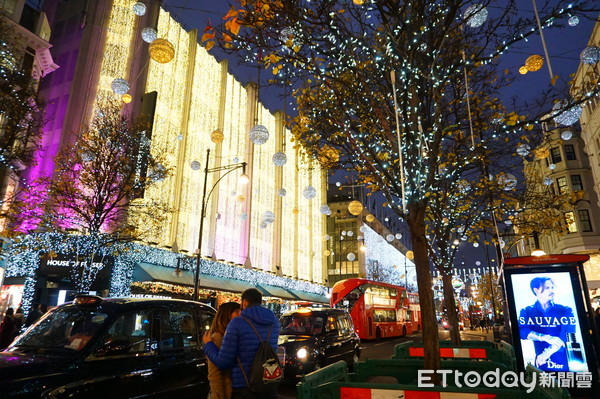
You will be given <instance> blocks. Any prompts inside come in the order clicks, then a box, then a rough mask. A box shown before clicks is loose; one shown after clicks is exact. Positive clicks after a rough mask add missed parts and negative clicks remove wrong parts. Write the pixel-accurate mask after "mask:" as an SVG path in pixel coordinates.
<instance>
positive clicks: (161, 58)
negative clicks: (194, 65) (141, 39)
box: [148, 39, 175, 64]
mask: <svg viewBox="0 0 600 399" xmlns="http://www.w3.org/2000/svg"><path fill="white" fill-rule="evenodd" d="M148 52H149V53H150V57H151V58H152V59H153V60H154V61H156V62H160V63H161V64H166V63H167V62H170V61H171V60H172V59H173V57H175V47H173V45H172V44H171V42H170V41H168V40H167V39H156V40H154V41H153V42H152V43H150V47H149V48H148Z"/></svg>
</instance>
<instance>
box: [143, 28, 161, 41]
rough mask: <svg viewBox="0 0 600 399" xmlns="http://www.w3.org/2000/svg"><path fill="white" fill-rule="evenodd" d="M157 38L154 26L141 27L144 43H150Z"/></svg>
mask: <svg viewBox="0 0 600 399" xmlns="http://www.w3.org/2000/svg"><path fill="white" fill-rule="evenodd" d="M157 38H158V32H157V31H156V29H154V28H150V27H148V28H144V29H142V40H143V41H145V42H146V43H152V42H153V41H155V40H156V39H157Z"/></svg>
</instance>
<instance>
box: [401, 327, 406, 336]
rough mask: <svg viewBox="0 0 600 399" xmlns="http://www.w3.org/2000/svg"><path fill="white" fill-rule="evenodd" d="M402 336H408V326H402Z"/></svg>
mask: <svg viewBox="0 0 600 399" xmlns="http://www.w3.org/2000/svg"><path fill="white" fill-rule="evenodd" d="M402 336H403V337H406V326H402Z"/></svg>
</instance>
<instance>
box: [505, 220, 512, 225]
mask: <svg viewBox="0 0 600 399" xmlns="http://www.w3.org/2000/svg"><path fill="white" fill-rule="evenodd" d="M504 224H505V225H507V226H510V225H511V224H512V220H505V221H504Z"/></svg>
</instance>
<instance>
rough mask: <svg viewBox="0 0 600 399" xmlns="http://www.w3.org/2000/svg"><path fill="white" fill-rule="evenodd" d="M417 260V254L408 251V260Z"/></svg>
mask: <svg viewBox="0 0 600 399" xmlns="http://www.w3.org/2000/svg"><path fill="white" fill-rule="evenodd" d="M414 258H415V253H414V252H413V251H406V259H408V260H413V259H414Z"/></svg>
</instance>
